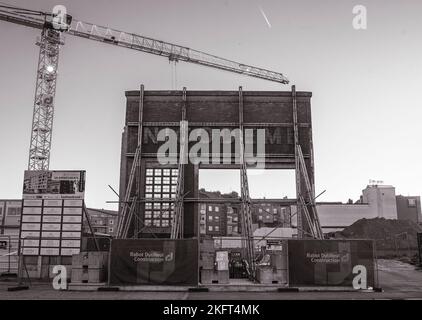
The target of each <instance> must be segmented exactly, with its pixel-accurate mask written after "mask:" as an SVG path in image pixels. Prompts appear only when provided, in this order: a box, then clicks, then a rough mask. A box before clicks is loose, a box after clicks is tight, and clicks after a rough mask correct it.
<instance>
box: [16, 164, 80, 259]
mask: <svg viewBox="0 0 422 320" xmlns="http://www.w3.org/2000/svg"><path fill="white" fill-rule="evenodd" d="M84 192H85V171H25V174H24V187H23V199H24V200H23V216H22V220H21V236H20V238H21V239H23V237H28V236H30V235H34V234H37V236H39V235H40V233H39V231H40V230H42V233H41V241H40V242H39V243H38V246H39V248H38V249H40V250H38V251H37V253H36V254H37V255H38V254H40V255H59V254H60V246H61V245H62V243H61V241H60V235H61V231H62V230H69V231H72V238H73V241H76V242H73V243H74V244H76V245H75V246H74V247H75V248H72V250H65V251H63V252H62V253H61V255H68V254H69V255H70V254H74V253H75V252H76V251H78V250H79V247H80V238H81V230H82V209H83V205H84V204H83V200H84ZM66 206H68V207H69V208H65V207H66ZM67 214H71V215H70V216H66V217H65V215H67ZM31 232H32V233H31ZM35 232H37V233H35ZM52 238H56V239H52ZM65 244H66V242H65ZM21 245H22V248H23V251H22V252H23V254H24V255H26V254H31V255H33V254H34V252H35V250H25V249H26V248H27V247H29V242H27V241H23V242H22V241H21ZM31 245H34V246H35V242H31ZM66 246H67V245H66ZM72 246H73V245H72ZM76 246H77V247H78V248H76ZM28 249H30V248H28ZM78 252H79V251H78Z"/></svg>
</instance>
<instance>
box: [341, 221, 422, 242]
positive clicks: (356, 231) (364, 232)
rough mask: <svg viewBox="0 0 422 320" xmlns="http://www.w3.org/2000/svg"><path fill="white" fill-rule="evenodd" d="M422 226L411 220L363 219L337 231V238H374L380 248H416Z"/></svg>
mask: <svg viewBox="0 0 422 320" xmlns="http://www.w3.org/2000/svg"><path fill="white" fill-rule="evenodd" d="M418 232H422V227H421V226H419V225H418V224H416V223H414V222H413V221H410V220H391V219H384V218H374V219H361V220H358V221H356V222H355V223H353V224H352V225H351V226H349V227H347V228H345V229H344V230H343V231H340V232H337V233H336V235H335V237H336V238H345V239H373V240H376V245H377V248H378V249H396V248H406V249H416V248H417V233H418Z"/></svg>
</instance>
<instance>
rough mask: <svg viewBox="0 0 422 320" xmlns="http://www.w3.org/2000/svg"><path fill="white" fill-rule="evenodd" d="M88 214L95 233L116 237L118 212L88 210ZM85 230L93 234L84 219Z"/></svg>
mask: <svg viewBox="0 0 422 320" xmlns="http://www.w3.org/2000/svg"><path fill="white" fill-rule="evenodd" d="M87 213H88V216H89V220H90V223H91V227H92V229H93V230H92V231H93V232H94V233H100V234H107V235H110V236H114V235H115V233H116V228H117V211H112V210H104V209H90V208H87ZM83 230H84V232H85V233H87V234H89V233H91V231H90V228H89V225H88V222H87V221H86V219H84V224H83Z"/></svg>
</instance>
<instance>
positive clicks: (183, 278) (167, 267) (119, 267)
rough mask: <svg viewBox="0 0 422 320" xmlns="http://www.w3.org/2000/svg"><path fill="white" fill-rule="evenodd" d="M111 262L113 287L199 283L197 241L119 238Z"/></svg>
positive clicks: (114, 245) (114, 241)
mask: <svg viewBox="0 0 422 320" xmlns="http://www.w3.org/2000/svg"><path fill="white" fill-rule="evenodd" d="M110 259H111V261H110V283H111V284H113V285H126V284H132V285H135V284H161V285H197V284H198V241H197V240H196V239H183V240H170V239H134V240H132V239H124V240H121V239H116V240H113V241H112V242H111V257H110Z"/></svg>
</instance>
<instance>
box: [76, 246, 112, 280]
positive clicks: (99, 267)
mask: <svg viewBox="0 0 422 320" xmlns="http://www.w3.org/2000/svg"><path fill="white" fill-rule="evenodd" d="M107 265H108V252H98V251H89V252H81V253H79V254H75V255H73V257H72V278H71V282H72V283H100V282H105V281H106V279H107Z"/></svg>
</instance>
